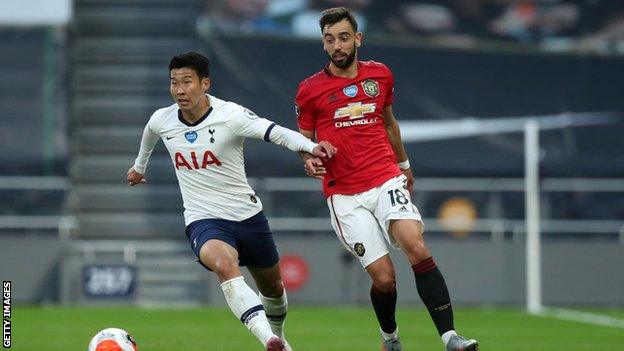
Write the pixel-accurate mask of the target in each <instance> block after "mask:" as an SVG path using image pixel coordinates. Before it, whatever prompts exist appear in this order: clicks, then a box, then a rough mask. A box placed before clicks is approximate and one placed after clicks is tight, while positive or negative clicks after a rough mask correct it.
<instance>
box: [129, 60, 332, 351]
mask: <svg viewBox="0 0 624 351" xmlns="http://www.w3.org/2000/svg"><path fill="white" fill-rule="evenodd" d="M169 74H170V78H171V83H170V92H171V96H172V97H173V100H174V101H175V104H173V105H171V106H169V107H165V108H162V109H159V110H157V111H156V112H154V114H153V115H152V116H151V118H150V120H149V122H148V123H147V126H146V127H145V129H144V131H143V137H142V140H141V147H140V150H139V155H138V157H137V159H136V161H135V163H134V166H132V167H131V168H130V170H128V174H127V181H128V183H129V184H130V185H131V186H133V185H136V184H140V183H143V182H145V178H144V174H145V171H146V168H147V163H148V160H149V157H150V155H151V153H152V150H153V149H154V146H155V145H156V143H157V142H158V140H159V139H162V140H163V142H164V143H165V146H166V147H167V150H168V151H169V154H170V155H171V160H172V162H173V166H174V167H175V173H176V177H177V178H178V183H179V186H180V191H181V193H182V199H183V201H184V219H185V223H186V236H187V237H188V240H189V242H190V244H191V248H192V250H193V252H194V253H195V255H196V256H197V257H198V260H199V262H200V263H201V264H202V265H203V266H205V267H206V268H208V269H209V270H211V271H213V272H214V273H215V274H216V275H217V278H218V280H219V282H220V283H221V289H222V290H223V293H224V295H225V299H226V301H227V303H228V305H229V307H230V309H231V310H232V312H233V313H234V314H235V315H236V317H237V318H239V319H240V320H241V322H243V323H244V324H245V326H247V328H249V330H250V331H251V332H252V333H253V334H254V335H255V336H256V337H257V338H258V340H260V342H262V344H263V345H264V346H265V348H266V350H267V351H281V350H291V348H290V346H289V345H288V343H287V342H286V340H285V339H284V334H283V324H284V320H285V317H286V311H287V307H288V302H287V298H286V290H285V289H284V285H283V284H282V278H281V275H280V270H279V265H278V261H279V257H278V253H277V250H276V247H275V244H274V241H273V235H272V234H271V230H270V229H269V225H268V223H267V220H266V218H265V216H264V214H263V212H262V203H261V202H260V199H259V198H258V196H257V195H256V194H255V193H254V191H253V190H252V189H251V187H250V186H249V184H248V182H247V177H246V175H245V164H244V159H243V141H244V139H245V138H256V139H264V140H265V141H267V142H273V143H275V144H278V145H281V146H284V147H287V148H288V149H290V150H293V151H300V152H305V153H310V155H314V156H315V157H332V156H333V154H334V152H335V149H334V148H333V147H332V146H331V145H330V144H329V143H327V142H320V143H319V144H316V143H313V142H312V141H310V140H309V139H307V138H305V137H304V136H302V135H301V134H299V133H297V132H294V131H292V130H290V129H286V128H282V127H280V126H278V125H276V124H275V123H273V122H271V121H269V120H267V119H264V118H260V117H258V116H257V115H256V114H255V113H253V112H252V111H250V110H248V109H246V108H244V107H242V106H240V105H237V104H235V103H233V102H228V101H224V100H221V99H218V98H216V97H215V96H212V95H208V94H207V91H208V89H209V88H210V78H209V60H208V59H207V58H206V57H204V56H202V55H200V54H197V53H192V52H191V53H186V54H181V55H178V56H175V57H173V58H172V59H171V62H170V63H169ZM239 266H247V268H248V269H249V272H250V273H251V275H252V276H253V278H254V281H255V283H256V285H257V287H258V289H259V290H260V293H259V295H258V294H256V293H255V292H254V291H253V290H252V289H251V288H250V287H249V286H248V285H247V284H246V283H245V281H244V278H243V276H242V275H241V271H240V269H239Z"/></svg>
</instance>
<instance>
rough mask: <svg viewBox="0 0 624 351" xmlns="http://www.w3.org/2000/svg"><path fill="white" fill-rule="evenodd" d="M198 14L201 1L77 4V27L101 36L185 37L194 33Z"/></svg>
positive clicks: (75, 18)
mask: <svg viewBox="0 0 624 351" xmlns="http://www.w3.org/2000/svg"><path fill="white" fill-rule="evenodd" d="M197 15H198V7H197V2H191V1H181V2H178V1H161V2H145V3H134V4H133V3H132V2H129V3H121V2H118V3H115V2H112V3H107V2H91V1H76V5H75V8H74V25H75V26H77V27H79V28H80V30H81V33H85V34H91V35H99V36H105V35H108V36H115V35H118V36H125V35H149V36H158V35H164V36H174V35H178V36H183V35H185V34H186V35H188V33H192V32H190V31H189V29H194V26H195V19H196V17H197ZM189 27H191V28H189Z"/></svg>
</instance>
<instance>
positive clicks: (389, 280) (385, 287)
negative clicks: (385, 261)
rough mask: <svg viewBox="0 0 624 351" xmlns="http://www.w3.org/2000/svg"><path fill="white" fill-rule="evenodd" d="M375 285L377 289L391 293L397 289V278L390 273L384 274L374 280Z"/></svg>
mask: <svg viewBox="0 0 624 351" xmlns="http://www.w3.org/2000/svg"><path fill="white" fill-rule="evenodd" d="M373 285H374V286H375V289H376V290H379V291H381V292H383V293H391V292H392V291H394V290H395V289H396V279H395V278H394V276H392V275H390V274H388V275H382V276H379V277H377V278H376V279H375V280H374V281H373Z"/></svg>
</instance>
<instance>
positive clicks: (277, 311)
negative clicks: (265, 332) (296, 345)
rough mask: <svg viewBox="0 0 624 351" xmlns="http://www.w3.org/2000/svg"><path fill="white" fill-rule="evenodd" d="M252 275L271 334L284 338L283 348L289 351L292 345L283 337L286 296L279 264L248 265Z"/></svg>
mask: <svg viewBox="0 0 624 351" xmlns="http://www.w3.org/2000/svg"><path fill="white" fill-rule="evenodd" d="M248 269H249V272H250V273H251V275H252V276H253V278H254V280H255V282H256V286H257V287H258V290H260V293H259V296H260V301H262V305H263V306H264V310H265V312H266V316H267V318H268V320H269V324H270V325H271V330H272V331H273V334H275V335H277V336H279V337H280V338H282V340H284V345H285V349H286V350H287V351H291V350H292V347H291V346H290V345H289V344H288V342H287V341H286V339H285V337H284V322H285V321H286V314H287V312H288V297H287V295H286V289H285V288H284V283H283V282H282V275H281V273H280V268H279V265H278V264H276V265H274V266H272V267H268V268H258V267H248Z"/></svg>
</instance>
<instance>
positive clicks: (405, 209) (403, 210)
mask: <svg viewBox="0 0 624 351" xmlns="http://www.w3.org/2000/svg"><path fill="white" fill-rule="evenodd" d="M399 211H401V212H407V208H406V207H405V206H401V208H399Z"/></svg>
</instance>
